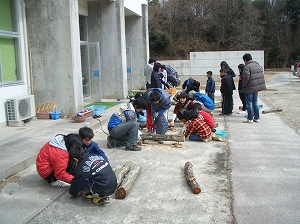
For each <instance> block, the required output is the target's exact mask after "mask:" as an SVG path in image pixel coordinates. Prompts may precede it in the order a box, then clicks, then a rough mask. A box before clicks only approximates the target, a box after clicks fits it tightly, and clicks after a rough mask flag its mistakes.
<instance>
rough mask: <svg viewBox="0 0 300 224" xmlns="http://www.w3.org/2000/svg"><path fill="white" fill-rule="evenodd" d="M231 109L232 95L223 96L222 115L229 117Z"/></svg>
mask: <svg viewBox="0 0 300 224" xmlns="http://www.w3.org/2000/svg"><path fill="white" fill-rule="evenodd" d="M232 109H233V98H232V95H223V102H222V114H224V115H231V114H232Z"/></svg>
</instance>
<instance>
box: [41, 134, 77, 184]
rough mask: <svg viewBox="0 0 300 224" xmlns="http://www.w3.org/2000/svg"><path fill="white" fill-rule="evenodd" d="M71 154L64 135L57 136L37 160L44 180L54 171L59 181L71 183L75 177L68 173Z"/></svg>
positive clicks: (48, 143)
mask: <svg viewBox="0 0 300 224" xmlns="http://www.w3.org/2000/svg"><path fill="white" fill-rule="evenodd" d="M68 162H69V153H68V151H67V148H66V145H65V141H64V138H63V136H62V135H57V136H55V137H54V138H52V139H51V140H50V141H49V142H47V143H46V144H45V145H44V146H43V147H42V148H41V150H40V151H39V153H38V155H37V158H36V169H37V172H38V173H39V175H40V176H41V177H42V178H46V177H48V176H49V175H50V174H51V173H52V171H53V172H54V176H55V178H56V179H57V180H62V181H65V182H67V183H69V184H70V183H71V181H72V179H73V176H72V175H71V174H69V173H67V171H66V169H67V166H68Z"/></svg>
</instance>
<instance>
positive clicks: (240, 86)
mask: <svg viewBox="0 0 300 224" xmlns="http://www.w3.org/2000/svg"><path fill="white" fill-rule="evenodd" d="M244 67H245V65H244V64H239V65H238V69H239V72H240V75H239V84H238V90H239V96H240V99H241V101H242V104H243V107H242V110H240V111H239V112H238V113H239V114H246V113H247V103H246V96H245V93H243V84H242V80H243V77H242V72H243V69H244Z"/></svg>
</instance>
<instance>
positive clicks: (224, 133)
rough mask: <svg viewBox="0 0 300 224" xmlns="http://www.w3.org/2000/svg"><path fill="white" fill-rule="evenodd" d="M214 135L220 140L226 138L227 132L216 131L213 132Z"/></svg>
mask: <svg viewBox="0 0 300 224" xmlns="http://www.w3.org/2000/svg"><path fill="white" fill-rule="evenodd" d="M215 133H216V135H219V136H221V137H222V138H226V134H227V132H226V131H221V130H220V131H216V132H215Z"/></svg>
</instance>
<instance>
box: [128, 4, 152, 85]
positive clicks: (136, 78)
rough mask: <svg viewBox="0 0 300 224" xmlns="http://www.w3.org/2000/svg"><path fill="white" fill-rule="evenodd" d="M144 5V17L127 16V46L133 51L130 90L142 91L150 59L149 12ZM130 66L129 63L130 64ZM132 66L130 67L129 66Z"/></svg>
mask: <svg viewBox="0 0 300 224" xmlns="http://www.w3.org/2000/svg"><path fill="white" fill-rule="evenodd" d="M147 9H148V8H147V6H146V5H142V12H143V15H142V17H137V16H126V18H125V21H126V22H125V24H126V26H125V27H126V46H127V48H128V47H131V49H132V55H131V59H132V63H131V66H132V67H131V74H130V73H129V74H128V88H129V89H131V87H132V89H140V88H141V87H142V86H143V85H145V77H144V67H145V65H146V62H145V59H146V60H147V58H148V53H149V40H148V35H147V34H148V16H145V15H148V10H147ZM128 64H129V63H128ZM128 66H130V65H128Z"/></svg>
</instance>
